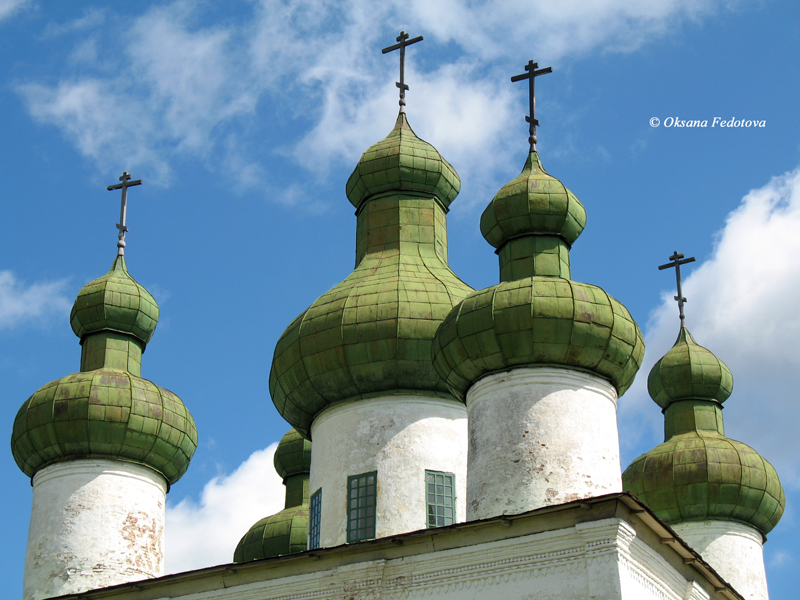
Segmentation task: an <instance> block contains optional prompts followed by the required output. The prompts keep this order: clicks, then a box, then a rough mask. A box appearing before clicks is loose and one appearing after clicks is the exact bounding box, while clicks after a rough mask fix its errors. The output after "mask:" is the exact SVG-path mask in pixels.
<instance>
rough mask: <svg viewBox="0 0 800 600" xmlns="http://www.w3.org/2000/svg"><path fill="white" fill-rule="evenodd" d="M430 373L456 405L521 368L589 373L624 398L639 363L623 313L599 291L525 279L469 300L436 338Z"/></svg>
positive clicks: (638, 341)
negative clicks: (495, 376)
mask: <svg viewBox="0 0 800 600" xmlns="http://www.w3.org/2000/svg"><path fill="white" fill-rule="evenodd" d="M433 343H434V349H433V359H434V366H435V367H436V369H437V371H438V372H439V374H440V375H441V377H442V378H443V379H444V380H445V381H446V382H447V384H448V386H450V389H451V390H452V392H453V394H455V395H456V396H457V397H459V398H463V397H464V395H465V394H466V391H467V389H468V388H469V387H470V386H471V385H472V384H473V383H474V382H475V381H477V380H478V379H480V378H481V377H482V376H484V375H486V374H488V373H492V372H496V371H503V370H507V369H509V368H513V367H518V366H520V367H521V366H530V365H555V366H564V367H577V368H580V369H586V370H588V371H592V372H594V373H596V374H598V375H600V376H601V377H604V378H606V379H608V380H610V381H611V382H612V383H613V384H614V386H615V387H616V388H617V391H618V393H619V394H620V395H622V394H623V393H624V392H625V390H627V389H628V387H630V385H631V383H632V382H633V378H634V377H635V375H636V372H637V370H638V369H639V366H640V365H641V362H642V357H643V356H644V342H643V340H642V334H641V331H639V327H638V326H637V325H636V323H635V322H634V320H633V318H632V317H631V315H630V313H629V312H628V310H627V309H626V308H625V307H624V306H623V305H622V304H620V303H619V302H618V301H616V300H615V299H614V298H612V297H611V296H609V295H608V294H606V293H605V292H604V291H603V290H601V289H600V288H598V287H595V286H593V285H589V284H586V283H577V282H574V281H571V280H568V279H561V278H556V277H526V278H524V279H518V280H515V281H507V282H503V283H500V284H498V285H495V286H492V287H490V288H486V289H483V290H479V291H476V292H473V293H472V294H470V295H469V296H468V297H467V298H466V299H465V300H464V301H463V302H462V303H461V304H459V305H458V306H457V307H456V308H454V309H453V310H452V311H451V312H450V314H449V315H448V316H447V319H446V320H445V321H444V323H442V325H441V327H440V328H439V331H438V332H437V334H436V337H435V338H434V342H433Z"/></svg>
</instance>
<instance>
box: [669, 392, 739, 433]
mask: <svg viewBox="0 0 800 600" xmlns="http://www.w3.org/2000/svg"><path fill="white" fill-rule="evenodd" d="M692 432H696V433H717V434H719V435H721V436H724V435H725V425H724V424H723V422H722V405H721V404H719V402H714V401H712V400H678V401H677V402H673V403H672V404H670V405H669V406H667V408H665V409H664V441H668V440H669V439H670V438H672V437H673V436H676V435H680V434H682V433H692Z"/></svg>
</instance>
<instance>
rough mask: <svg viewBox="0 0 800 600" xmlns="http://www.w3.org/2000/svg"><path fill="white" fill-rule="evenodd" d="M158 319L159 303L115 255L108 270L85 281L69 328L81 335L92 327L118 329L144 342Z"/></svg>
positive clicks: (97, 329) (85, 333)
mask: <svg viewBox="0 0 800 600" xmlns="http://www.w3.org/2000/svg"><path fill="white" fill-rule="evenodd" d="M157 323H158V304H156V301H155V300H154V299H153V297H152V296H151V295H150V293H149V292H148V291H147V290H146V289H144V287H142V286H141V285H139V284H138V283H136V281H135V280H134V279H133V277H131V276H130V275H129V274H128V268H127V266H126V265H125V258H124V257H123V256H117V257H116V259H115V260H114V264H112V265H111V270H109V272H108V273H106V274H105V275H103V276H102V277H99V278H98V279H95V280H94V281H90V282H89V283H87V284H86V285H85V286H83V288H82V289H81V291H80V292H79V293H78V297H77V299H76V300H75V304H74V305H73V306H72V313H71V314H70V324H71V325H72V330H73V331H74V332H75V335H77V336H78V337H79V338H81V339H83V338H84V337H86V336H87V335H89V334H90V333H94V332H95V331H103V330H110V331H119V332H122V333H128V334H131V335H133V336H136V337H137V338H139V339H140V340H142V341H143V342H144V343H145V344H146V343H147V342H149V341H150V339H151V338H152V337H153V333H154V332H155V330H156V324H157Z"/></svg>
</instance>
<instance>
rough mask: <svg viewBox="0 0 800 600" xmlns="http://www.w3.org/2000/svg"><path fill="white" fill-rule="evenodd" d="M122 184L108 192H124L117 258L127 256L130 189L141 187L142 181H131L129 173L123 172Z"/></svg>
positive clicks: (120, 212)
mask: <svg viewBox="0 0 800 600" xmlns="http://www.w3.org/2000/svg"><path fill="white" fill-rule="evenodd" d="M119 180H120V181H121V182H122V183H118V184H116V185H110V186H108V188H107V189H108V191H109V192H110V191H112V190H122V201H121V203H120V207H119V223H117V229H119V241H118V242H117V248H118V250H117V256H125V232H126V231H128V228H127V226H126V225H125V222H126V221H127V219H128V188H129V187H133V186H134V185H141V184H142V180H141V179H137V180H136V181H131V176H130V174H129V173H128V172H127V171H123V172H122V177H120V178H119Z"/></svg>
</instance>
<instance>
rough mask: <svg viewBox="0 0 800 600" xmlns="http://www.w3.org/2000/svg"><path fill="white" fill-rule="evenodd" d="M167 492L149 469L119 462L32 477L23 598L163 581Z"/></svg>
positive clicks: (89, 462)
mask: <svg viewBox="0 0 800 600" xmlns="http://www.w3.org/2000/svg"><path fill="white" fill-rule="evenodd" d="M166 492H167V484H166V481H164V478H163V477H162V476H161V475H159V474H158V473H156V472H155V471H153V470H152V469H149V468H147V467H143V466H140V465H136V464H132V463H125V462H119V461H112V460H104V459H85V460H75V461H70V462H64V463H57V464H54V465H50V466H49V467H45V468H44V469H42V470H41V471H39V472H38V473H36V475H35V476H34V477H33V507H32V510H31V525H30V530H29V533H28V549H27V553H26V556H25V574H24V580H23V598H24V599H25V600H39V599H41V598H50V597H52V596H60V595H62V594H69V593H77V592H82V591H85V590H89V589H94V588H99V587H106V586H110V585H116V584H118V583H125V582H128V581H137V580H140V579H147V578H152V577H158V576H160V575H163V573H164V519H165V500H166Z"/></svg>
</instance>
